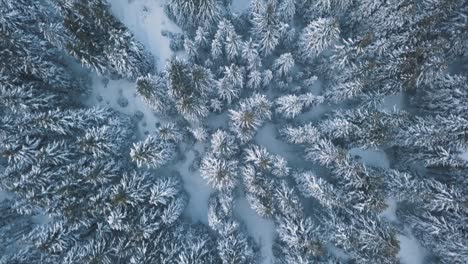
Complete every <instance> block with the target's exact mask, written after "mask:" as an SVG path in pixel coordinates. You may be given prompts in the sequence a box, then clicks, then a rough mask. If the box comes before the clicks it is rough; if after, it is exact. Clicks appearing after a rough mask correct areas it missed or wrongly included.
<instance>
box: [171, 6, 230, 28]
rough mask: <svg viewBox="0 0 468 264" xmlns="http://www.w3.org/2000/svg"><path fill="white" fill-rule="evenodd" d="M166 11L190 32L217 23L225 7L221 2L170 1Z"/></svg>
mask: <svg viewBox="0 0 468 264" xmlns="http://www.w3.org/2000/svg"><path fill="white" fill-rule="evenodd" d="M166 11H167V13H168V14H169V17H172V18H173V19H174V20H175V21H176V22H177V24H178V25H179V26H181V27H182V28H185V29H188V30H190V29H196V28H197V27H199V26H202V27H203V26H210V25H211V24H212V23H213V22H216V21H217V20H218V19H220V17H221V15H222V11H223V6H222V4H221V1H219V0H195V1H193V0H170V1H168V2H167V4H166Z"/></svg>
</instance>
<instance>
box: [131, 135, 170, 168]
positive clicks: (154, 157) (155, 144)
mask: <svg viewBox="0 0 468 264" xmlns="http://www.w3.org/2000/svg"><path fill="white" fill-rule="evenodd" d="M174 156H175V146H174V144H173V143H171V142H168V141H166V140H163V139H162V138H161V137H160V136H159V135H157V136H153V135H150V136H148V137H146V139H145V140H144V141H141V142H137V143H134V144H133V147H132V149H131V150H130V157H131V159H132V161H133V162H135V163H136V164H137V166H138V167H143V166H147V167H149V168H159V167H161V166H162V165H164V164H166V163H167V162H168V161H170V160H171V159H172V158H174Z"/></svg>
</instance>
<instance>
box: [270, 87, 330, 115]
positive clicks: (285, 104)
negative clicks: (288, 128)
mask: <svg viewBox="0 0 468 264" xmlns="http://www.w3.org/2000/svg"><path fill="white" fill-rule="evenodd" d="M323 101H324V98H323V96H320V95H318V96H316V95H313V94H312V93H306V94H301V95H294V94H290V95H283V96H280V97H278V98H277V99H276V105H277V106H276V112H277V113H278V114H280V115H282V116H284V117H286V118H294V117H296V116H297V115H299V114H301V113H302V112H303V111H305V110H307V108H309V107H314V106H317V105H319V104H321V103H323Z"/></svg>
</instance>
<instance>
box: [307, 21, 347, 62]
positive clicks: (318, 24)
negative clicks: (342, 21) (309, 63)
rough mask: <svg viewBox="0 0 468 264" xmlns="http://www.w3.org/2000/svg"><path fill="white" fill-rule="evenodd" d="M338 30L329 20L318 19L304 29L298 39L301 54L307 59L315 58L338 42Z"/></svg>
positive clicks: (333, 22) (335, 24) (334, 23)
mask: <svg viewBox="0 0 468 264" xmlns="http://www.w3.org/2000/svg"><path fill="white" fill-rule="evenodd" d="M339 34H340V29H339V27H338V25H337V23H336V21H334V20H333V19H331V18H319V19H317V20H315V21H312V22H310V23H309V24H308V25H307V27H305V28H304V30H303V32H302V34H301V36H300V38H299V48H300V50H301V53H302V54H303V55H304V56H306V57H307V58H315V57H317V55H319V54H320V53H322V52H323V51H324V50H326V49H327V48H329V47H330V46H331V45H332V44H333V43H334V42H335V41H337V40H338V38H339Z"/></svg>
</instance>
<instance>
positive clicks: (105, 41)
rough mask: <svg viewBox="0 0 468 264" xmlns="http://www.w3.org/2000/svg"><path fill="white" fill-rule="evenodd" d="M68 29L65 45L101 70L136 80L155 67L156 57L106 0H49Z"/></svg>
mask: <svg viewBox="0 0 468 264" xmlns="http://www.w3.org/2000/svg"><path fill="white" fill-rule="evenodd" d="M50 2H51V3H52V4H53V5H54V7H55V8H57V10H58V11H59V13H60V16H61V20H62V23H63V27H64V28H65V29H66V36H67V37H66V38H65V40H66V43H63V44H62V46H64V47H65V49H66V51H67V52H68V53H69V54H71V55H72V56H73V57H75V58H76V59H78V60H79V61H80V62H81V63H82V64H83V65H85V66H86V67H89V68H92V69H93V70H96V71H97V72H98V73H101V74H116V75H118V76H120V77H125V78H129V79H131V80H135V79H136V78H138V77H139V76H143V75H146V74H149V73H151V72H152V71H153V70H154V67H155V66H154V59H153V57H152V56H151V55H150V54H148V53H147V52H146V51H145V49H144V48H143V45H142V44H141V43H139V42H138V41H136V40H135V38H134V36H133V35H132V34H131V33H130V32H129V31H128V29H127V28H126V27H125V26H124V25H123V24H122V23H121V22H120V21H118V20H117V19H116V18H115V17H114V16H113V15H112V14H111V12H110V10H109V4H108V3H107V2H106V1H103V0H79V1H66V2H63V1H59V0H50Z"/></svg>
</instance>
